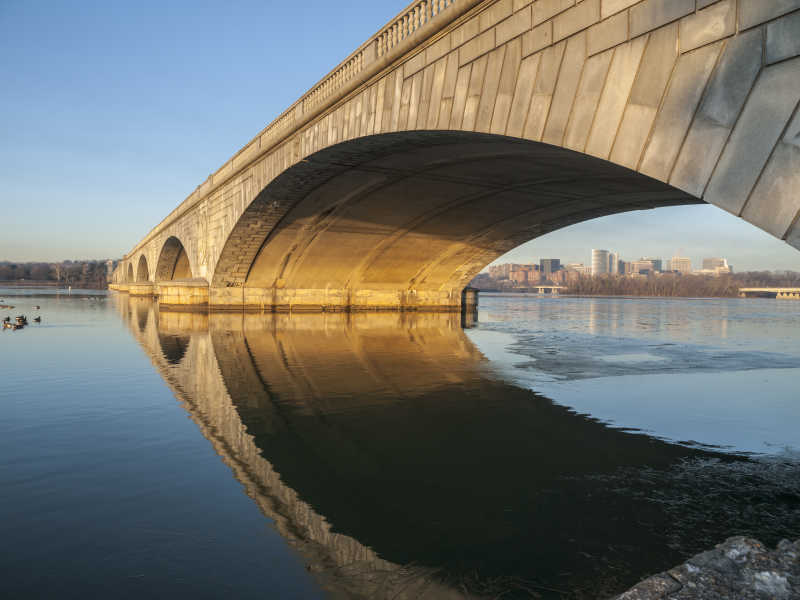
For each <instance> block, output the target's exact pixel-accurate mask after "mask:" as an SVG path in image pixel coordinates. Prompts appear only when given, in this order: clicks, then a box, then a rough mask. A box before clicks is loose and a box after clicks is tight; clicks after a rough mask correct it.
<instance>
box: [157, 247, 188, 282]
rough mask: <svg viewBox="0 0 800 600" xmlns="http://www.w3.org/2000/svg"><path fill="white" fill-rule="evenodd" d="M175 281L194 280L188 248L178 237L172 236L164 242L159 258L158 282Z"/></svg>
mask: <svg viewBox="0 0 800 600" xmlns="http://www.w3.org/2000/svg"><path fill="white" fill-rule="evenodd" d="M175 279H192V267H191V264H190V263H189V255H188V254H187V253H186V248H184V246H183V244H182V243H181V241H180V240H179V239H178V238H177V237H175V236H172V237H170V238H169V239H168V240H167V241H166V242H164V246H163V248H162V249H161V254H160V255H159V257H158V265H157V266H156V281H172V280H175Z"/></svg>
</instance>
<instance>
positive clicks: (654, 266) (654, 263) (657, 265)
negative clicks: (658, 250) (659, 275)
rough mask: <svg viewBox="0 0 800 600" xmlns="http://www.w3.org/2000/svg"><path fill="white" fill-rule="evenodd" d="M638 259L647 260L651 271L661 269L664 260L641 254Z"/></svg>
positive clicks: (662, 268)
mask: <svg viewBox="0 0 800 600" xmlns="http://www.w3.org/2000/svg"><path fill="white" fill-rule="evenodd" d="M639 260H649V261H650V264H651V270H652V271H663V270H664V262H663V261H662V260H661V259H660V258H650V257H648V256H643V257H642V258H640V259H639Z"/></svg>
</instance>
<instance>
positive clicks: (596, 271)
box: [592, 249, 609, 275]
mask: <svg viewBox="0 0 800 600" xmlns="http://www.w3.org/2000/svg"><path fill="white" fill-rule="evenodd" d="M608 255H609V252H608V250H594V249H593V250H592V275H605V274H606V273H608Z"/></svg>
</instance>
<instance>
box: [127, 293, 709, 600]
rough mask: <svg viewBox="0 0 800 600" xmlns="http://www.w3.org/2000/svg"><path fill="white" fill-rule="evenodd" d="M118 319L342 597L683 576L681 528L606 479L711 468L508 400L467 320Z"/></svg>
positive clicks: (515, 394)
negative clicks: (675, 571) (626, 473)
mask: <svg viewBox="0 0 800 600" xmlns="http://www.w3.org/2000/svg"><path fill="white" fill-rule="evenodd" d="M116 301H117V302H118V306H119V309H120V312H121V314H122V316H123V319H124V320H125V321H126V322H127V323H128V325H129V327H130V329H131V331H132V333H133V335H134V337H135V338H136V339H137V340H138V341H139V343H140V344H141V346H142V348H143V349H144V350H145V352H146V353H147V354H148V355H149V357H150V358H151V360H152V362H153V364H154V365H155V367H156V369H157V370H158V371H159V373H160V374H161V376H162V377H163V378H164V380H165V381H166V382H167V383H168V385H169V386H170V387H171V389H172V390H173V392H174V393H175V396H176V397H177V398H178V399H179V400H180V401H182V402H183V405H184V407H185V409H186V410H187V412H188V413H189V414H190V416H191V418H192V419H193V420H194V422H195V423H196V424H197V426H198V427H199V429H200V431H201V432H202V434H203V435H204V436H205V437H206V438H207V439H208V440H209V441H210V442H211V443H212V445H213V446H214V448H215V450H216V452H217V453H218V454H219V455H220V456H221V457H222V459H223V461H224V462H225V463H226V464H227V465H228V466H229V467H230V468H231V469H232V470H233V472H234V475H235V477H236V478H237V479H238V480H239V481H240V482H241V483H242V485H243V486H244V488H245V490H246V493H247V494H248V495H249V496H250V497H251V498H252V499H253V500H254V501H255V502H256V503H257V504H258V506H259V507H260V509H261V510H262V512H263V513H264V515H265V516H267V517H268V518H269V519H271V520H273V521H274V523H275V527H276V528H277V529H278V530H279V532H280V533H281V534H282V535H283V536H284V537H285V539H286V540H287V541H288V543H289V544H290V545H291V546H292V547H294V548H295V549H297V550H298V551H299V552H300V553H301V554H302V555H303V557H304V559H305V561H306V562H307V564H308V565H309V569H310V570H312V571H314V572H316V573H317V575H318V576H319V579H320V581H321V583H322V585H324V586H325V587H326V588H327V589H329V590H331V591H333V592H334V595H341V596H356V597H369V598H381V597H386V598H458V597H464V593H465V592H464V590H468V591H469V593H470V594H474V595H476V596H479V597H480V596H487V597H489V596H493V595H495V594H497V593H499V592H508V591H511V592H512V594H511V597H513V592H514V591H516V592H519V593H520V594H526V597H527V593H526V590H527V591H535V592H536V593H539V594H542V595H544V596H545V597H546V596H548V594H550V593H555V592H554V590H564V589H570V590H572V591H573V592H574V593H575V595H576V597H580V591H581V590H583V591H584V592H585V597H599V596H602V595H603V594H605V595H609V594H611V593H613V592H616V591H621V590H622V589H624V588H625V587H627V586H629V585H631V584H633V583H634V582H635V581H636V580H638V579H639V578H640V577H642V576H644V575H646V574H648V573H651V572H655V571H659V570H661V569H663V568H666V567H669V566H671V565H673V564H675V563H677V562H680V561H681V560H683V559H684V558H685V556H683V554H681V551H679V550H675V549H671V548H670V547H668V546H667V543H666V541H665V539H664V537H663V533H664V531H665V530H667V529H668V528H669V527H670V522H669V521H670V517H669V516H668V515H667V514H666V513H664V512H662V511H661V510H660V509H659V508H658V506H657V505H656V504H653V503H650V502H647V501H646V499H643V498H642V497H641V495H639V496H637V495H635V494H633V495H630V496H628V495H613V493H612V491H611V490H609V489H607V488H608V482H607V480H606V483H603V476H604V475H609V474H613V473H617V472H619V471H620V470H621V469H637V468H644V467H647V468H651V469H667V468H669V467H670V466H672V465H675V464H676V463H677V462H679V461H681V460H682V459H685V458H687V457H690V456H702V455H707V453H704V452H701V451H698V450H694V449H689V448H685V447H682V446H677V445H671V444H667V443H664V442H661V441H658V440H655V439H652V438H650V437H647V436H644V435H637V434H632V433H627V432H623V431H619V430H615V429H613V428H609V427H607V426H605V425H602V424H600V423H598V422H596V421H594V420H592V419H590V418H588V417H586V416H582V415H578V414H574V413H573V412H571V411H569V410H568V409H566V408H564V407H560V406H558V405H555V404H554V403H553V402H552V401H550V400H549V399H547V398H544V397H542V396H539V395H537V394H535V393H533V392H530V391H527V390H523V389H521V388H517V387H514V386H512V385H509V384H508V383H505V382H503V381H502V380H500V379H499V378H498V377H496V376H495V375H493V373H492V371H491V369H490V368H489V365H488V363H487V361H486V360H485V358H484V357H483V356H482V355H481V353H480V352H479V351H478V350H477V348H476V347H475V346H474V345H473V344H472V343H471V342H470V340H469V339H468V337H467V336H466V335H465V334H464V331H463V330H462V323H461V320H460V317H459V316H458V315H453V314H447V313H445V314H435V313H434V314H424V313H418V314H416V313H412V314H408V313H405V314H404V313H385V314H352V315H347V314H330V313H328V314H326V313H320V314H312V315H301V316H292V315H275V314H266V315H256V314H241V313H238V314H212V315H208V314H205V313H197V312H194V313H191V312H186V313H180V312H172V311H170V312H165V311H159V310H158V306H157V305H156V304H154V303H153V302H152V301H151V300H149V299H146V298H137V297H129V296H127V295H119V296H117V300H116ZM612 496H613V497H612ZM337 593H338V594H337ZM470 597H473V596H470ZM504 597H507V596H504Z"/></svg>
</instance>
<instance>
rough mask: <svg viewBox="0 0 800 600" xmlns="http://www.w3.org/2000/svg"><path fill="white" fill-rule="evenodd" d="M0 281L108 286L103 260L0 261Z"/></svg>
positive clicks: (74, 285)
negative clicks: (56, 261) (52, 261)
mask: <svg viewBox="0 0 800 600" xmlns="http://www.w3.org/2000/svg"><path fill="white" fill-rule="evenodd" d="M0 282H14V283H40V284H45V285H71V286H73V287H83V288H93V289H105V288H107V287H108V283H107V281H106V261H104V260H76V261H72V260H67V261H64V262H58V263H44V262H26V263H13V262H7V261H6V262H0Z"/></svg>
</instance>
